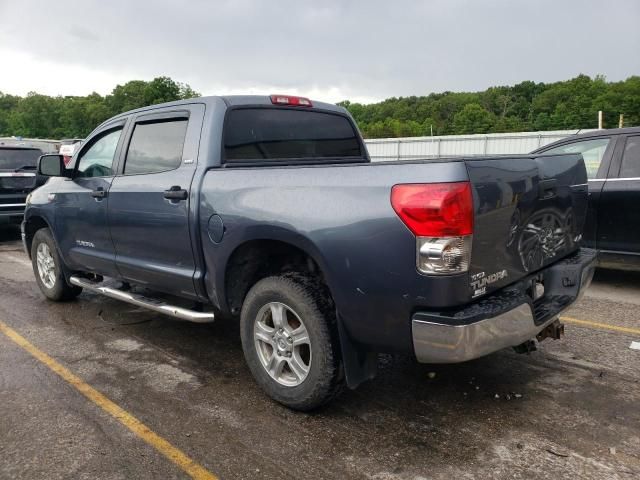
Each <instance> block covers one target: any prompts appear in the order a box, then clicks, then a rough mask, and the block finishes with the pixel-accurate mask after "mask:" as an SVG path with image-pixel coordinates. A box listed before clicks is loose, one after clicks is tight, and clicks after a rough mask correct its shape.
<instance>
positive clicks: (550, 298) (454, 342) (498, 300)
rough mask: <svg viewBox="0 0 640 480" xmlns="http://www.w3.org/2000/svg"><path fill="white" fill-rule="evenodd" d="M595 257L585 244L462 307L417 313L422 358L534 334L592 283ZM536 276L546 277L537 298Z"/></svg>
mask: <svg viewBox="0 0 640 480" xmlns="http://www.w3.org/2000/svg"><path fill="white" fill-rule="evenodd" d="M596 259H597V254H596V252H595V250H589V249H581V250H580V251H578V252H577V253H576V254H574V255H572V256H570V257H568V258H566V259H564V260H561V261H559V262H557V263H555V264H554V265H551V266H550V267H547V268H545V269H544V270H542V271H541V272H538V273H537V274H535V275H532V276H530V277H527V278H525V279H523V280H521V281H519V282H517V283H516V284H514V285H511V286H509V287H506V288H504V289H503V290H501V291H500V292H498V293H496V294H493V295H490V296H488V297H486V298H484V299H482V300H480V301H478V302H476V303H474V304H471V305H468V306H466V307H464V308H463V309H461V310H458V311H454V312H418V313H415V314H414V315H413V317H412V336H413V348H414V351H415V355H416V358H417V359H418V361H419V362H421V363H458V362H464V361H467V360H471V359H474V358H478V357H482V356H484V355H487V354H489V353H492V352H495V351H497V350H500V349H503V348H506V347H513V346H516V345H520V344H521V343H523V342H525V341H527V340H529V339H531V338H533V337H535V336H536V335H537V334H538V333H540V332H541V331H542V330H543V329H544V328H545V327H546V326H547V325H549V324H550V323H552V322H553V321H554V320H556V318H557V317H558V315H560V313H562V311H564V310H565V309H566V308H568V307H569V306H570V305H571V304H572V303H574V302H575V301H576V300H578V299H579V298H580V296H581V295H582V294H583V293H584V290H586V288H587V287H588V286H589V285H590V284H591V280H592V278H593V273H594V270H595V266H596ZM536 279H537V280H541V281H542V282H543V284H544V289H545V291H544V296H542V297H541V298H539V299H538V300H536V301H533V300H532V297H531V291H532V290H531V288H532V285H533V284H534V282H535V281H536ZM534 288H535V287H534Z"/></svg>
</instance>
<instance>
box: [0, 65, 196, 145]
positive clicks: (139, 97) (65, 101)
mask: <svg viewBox="0 0 640 480" xmlns="http://www.w3.org/2000/svg"><path fill="white" fill-rule="evenodd" d="M198 96H200V94H199V93H197V92H195V91H194V90H193V89H192V88H191V87H190V86H189V85H186V84H182V83H179V82H176V81H174V80H172V79H171V78H168V77H158V78H154V79H153V80H151V81H148V82H147V81H143V80H132V81H130V82H127V83H125V84H124V85H118V86H116V87H115V88H114V89H113V91H112V92H111V93H110V94H109V95H106V96H102V95H99V94H97V93H95V92H94V93H92V94H90V95H87V96H83V97H80V96H77V97H76V96H73V97H71V96H68V97H62V96H58V97H50V96H47V95H40V94H38V93H34V92H32V93H29V94H27V96H25V97H19V96H15V95H8V94H3V93H2V92H0V136H8V135H15V136H22V137H28V138H53V139H60V138H84V137H85V136H87V134H89V132H91V130H93V129H94V128H95V127H97V126H98V125H99V124H100V123H102V122H103V121H104V120H106V119H108V118H110V117H113V116H114V115H117V114H119V113H122V112H126V111H127V110H132V109H134V108H139V107H143V106H145V105H154V104H157V103H163V102H171V101H173V100H181V99H186V98H193V97H198Z"/></svg>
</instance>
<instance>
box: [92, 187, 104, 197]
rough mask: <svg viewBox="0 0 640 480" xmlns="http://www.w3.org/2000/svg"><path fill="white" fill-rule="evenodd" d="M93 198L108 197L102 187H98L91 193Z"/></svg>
mask: <svg viewBox="0 0 640 480" xmlns="http://www.w3.org/2000/svg"><path fill="white" fill-rule="evenodd" d="M91 196H92V197H93V198H104V197H106V196H107V191H106V190H105V189H104V188H102V187H98V188H96V189H95V190H94V191H92V192H91Z"/></svg>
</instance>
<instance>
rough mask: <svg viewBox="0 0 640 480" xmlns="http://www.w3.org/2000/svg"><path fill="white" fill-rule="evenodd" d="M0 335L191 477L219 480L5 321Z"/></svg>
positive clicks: (203, 479)
mask: <svg viewBox="0 0 640 480" xmlns="http://www.w3.org/2000/svg"><path fill="white" fill-rule="evenodd" d="M0 332H2V333H4V334H5V335H6V336H7V337H8V338H9V339H10V340H11V341H13V342H14V343H15V344H16V345H18V346H20V347H21V348H22V349H24V350H26V351H27V352H28V353H30V354H31V355H32V356H33V357H35V358H36V359H37V360H39V361H40V362H42V363H43V364H44V365H46V366H47V367H48V368H49V369H50V370H51V371H52V372H54V373H56V374H57V375H58V376H60V377H61V378H62V379H63V380H64V381H66V382H67V383H69V384H70V385H72V386H73V387H74V388H75V389H76V390H78V391H79V392H80V393H82V394H83V395H84V396H85V397H87V398H88V399H89V400H91V401H92V402H93V403H95V404H96V405H97V406H98V407H100V408H101V409H102V410H104V411H105V412H107V413H108V414H109V415H111V416H112V417H113V418H115V419H116V420H118V421H119V422H120V423H121V424H123V425H124V426H125V427H127V428H128V429H129V430H131V431H132V432H133V433H135V434H136V435H138V436H139V437H140V438H141V439H142V440H144V441H145V442H147V443H148V444H149V445H151V446H152V447H153V448H155V449H156V450H157V451H158V452H160V453H161V454H162V455H164V456H165V457H167V458H168V459H169V460H171V461H172V462H173V463H175V464H176V465H177V466H178V467H180V468H181V469H182V470H184V471H185V472H186V473H187V474H188V475H189V476H191V477H192V478H194V479H196V480H217V478H218V477H217V476H215V475H214V474H213V473H211V472H209V471H208V470H207V469H205V468H204V467H203V466H201V465H199V464H197V463H196V462H195V461H194V460H192V459H191V458H189V457H188V456H187V455H186V454H185V453H184V452H182V451H181V450H179V449H178V448H176V447H174V446H173V445H171V444H170V443H169V442H168V441H167V440H165V439H164V438H162V437H161V436H160V435H158V434H157V433H155V432H154V431H153V430H151V429H150V428H149V427H147V426H146V425H145V424H144V423H142V422H141V421H140V420H138V419H137V418H136V417H134V416H133V415H131V414H130V413H129V412H127V411H126V410H124V409H122V408H121V407H120V406H118V405H117V404H115V403H113V402H112V401H111V400H109V399H108V398H107V397H105V396H104V395H103V394H102V393H100V392H99V391H97V390H96V389H94V388H93V387H91V386H90V385H88V384H86V383H85V382H84V381H82V379H81V378H80V377H78V376H76V375H75V374H73V373H71V371H70V370H68V369H67V368H66V367H63V366H62V365H60V364H59V363H58V362H56V361H55V360H54V359H53V358H51V357H50V356H49V355H47V354H46V353H44V352H42V351H41V350H39V349H38V348H36V347H35V346H34V345H32V344H31V343H30V342H29V341H28V340H27V339H25V338H24V337H22V336H21V335H20V334H19V333H18V332H16V331H15V330H13V329H12V328H10V327H9V326H8V325H7V324H5V323H4V322H2V321H0Z"/></svg>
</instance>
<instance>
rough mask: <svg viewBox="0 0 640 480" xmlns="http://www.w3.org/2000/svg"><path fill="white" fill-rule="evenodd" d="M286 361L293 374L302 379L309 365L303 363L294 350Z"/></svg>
mask: <svg viewBox="0 0 640 480" xmlns="http://www.w3.org/2000/svg"><path fill="white" fill-rule="evenodd" d="M287 362H288V363H289V367H290V368H291V371H292V372H293V374H294V375H295V376H296V377H298V380H302V379H303V378H305V377H306V375H307V373H308V372H309V367H307V366H306V365H305V364H304V362H303V361H302V358H300V355H298V353H297V352H295V351H294V352H293V356H292V357H291V358H289V359H288V360H287Z"/></svg>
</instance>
